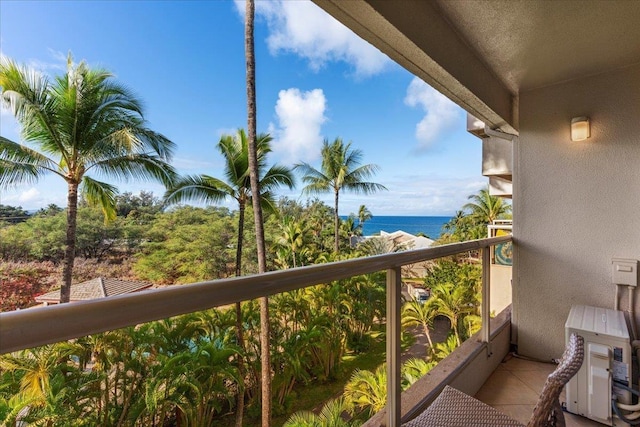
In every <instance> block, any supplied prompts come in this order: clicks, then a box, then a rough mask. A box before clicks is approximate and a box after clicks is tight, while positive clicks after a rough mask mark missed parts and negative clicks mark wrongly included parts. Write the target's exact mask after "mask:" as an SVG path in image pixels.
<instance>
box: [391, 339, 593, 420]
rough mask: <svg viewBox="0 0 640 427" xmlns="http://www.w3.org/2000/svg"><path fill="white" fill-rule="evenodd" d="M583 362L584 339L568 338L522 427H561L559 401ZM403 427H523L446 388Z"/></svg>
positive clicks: (469, 397)
mask: <svg viewBox="0 0 640 427" xmlns="http://www.w3.org/2000/svg"><path fill="white" fill-rule="evenodd" d="M583 360H584V339H583V338H582V337H581V336H578V335H576V334H572V335H571V337H569V343H568V344H567V348H566V349H565V352H564V354H563V355H562V359H561V360H560V363H559V365H558V367H557V368H556V369H555V370H554V371H553V372H552V373H551V374H550V375H549V376H548V377H547V380H546V381H545V383H544V387H543V388H542V392H541V393H540V398H539V399H538V403H537V404H536V406H535V408H534V409H533V415H532V416H531V419H530V420H529V422H528V423H527V425H526V427H557V426H559V425H564V415H563V413H562V408H560V404H559V398H560V393H561V392H562V388H563V387H564V385H565V384H566V383H567V382H569V380H570V379H571V377H573V376H574V375H575V374H576V373H577V372H578V370H579V369H580V366H582V361H583ZM403 425H404V426H405V427H481V426H486V427H490V426H493V427H499V426H502V427H524V425H523V424H521V423H519V422H518V421H515V420H513V419H511V418H509V417H508V416H506V415H505V414H503V413H502V412H500V411H498V410H497V409H494V408H492V407H491V406H489V405H485V404H484V403H482V402H480V401H479V400H477V399H475V398H473V397H471V396H469V395H467V394H465V393H463V392H461V391H459V390H456V389H455V388H453V387H449V386H446V387H445V388H444V390H443V391H442V393H440V396H438V398H437V399H436V400H434V401H433V403H432V404H431V405H430V406H429V407H428V408H427V409H426V410H425V411H424V412H422V413H421V414H420V415H418V416H417V417H416V418H415V419H413V420H411V421H409V422H408V423H405V424H403Z"/></svg>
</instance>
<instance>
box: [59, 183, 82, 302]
mask: <svg viewBox="0 0 640 427" xmlns="http://www.w3.org/2000/svg"><path fill="white" fill-rule="evenodd" d="M77 218H78V184H77V183H75V182H69V183H68V194H67V238H66V241H65V243H66V246H65V249H64V266H63V269H62V287H61V288H60V303H65V302H69V300H70V299H71V279H72V274H73V261H74V258H75V254H76V223H77Z"/></svg>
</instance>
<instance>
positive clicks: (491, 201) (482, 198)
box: [463, 187, 511, 225]
mask: <svg viewBox="0 0 640 427" xmlns="http://www.w3.org/2000/svg"><path fill="white" fill-rule="evenodd" d="M468 199H469V200H473V201H472V202H469V203H467V204H466V205H464V206H463V209H469V210H470V211H471V216H472V217H474V219H475V220H476V221H477V222H480V223H481V224H483V225H487V224H491V223H493V221H495V220H496V219H499V218H502V217H503V216H504V215H506V214H508V213H510V212H511V205H509V204H507V203H505V202H504V200H503V199H502V198H500V197H497V196H492V195H491V194H489V187H485V188H483V189H482V190H480V191H478V194H472V195H471V196H469V197H468Z"/></svg>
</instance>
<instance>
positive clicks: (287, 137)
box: [269, 88, 327, 164]
mask: <svg viewBox="0 0 640 427" xmlns="http://www.w3.org/2000/svg"><path fill="white" fill-rule="evenodd" d="M326 105H327V101H326V99H325V96H324V92H323V91H322V89H314V90H311V91H308V92H301V91H300V89H297V88H291V89H287V90H281V91H280V93H279V94H278V102H277V103H276V116H277V119H278V125H274V124H273V123H271V124H270V125H269V133H270V134H271V136H273V137H274V141H273V143H272V147H273V152H274V155H275V156H277V157H278V158H280V159H281V160H282V161H283V162H284V163H287V164H291V163H297V162H300V161H303V162H310V161H312V160H315V159H317V158H318V157H319V156H320V147H321V146H322V135H321V134H320V127H321V126H322V124H323V123H324V122H325V121H326V117H325V111H326Z"/></svg>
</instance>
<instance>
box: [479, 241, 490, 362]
mask: <svg viewBox="0 0 640 427" xmlns="http://www.w3.org/2000/svg"><path fill="white" fill-rule="evenodd" d="M490 288H491V246H487V247H484V248H483V249H482V307H481V310H482V333H481V335H482V342H484V343H486V345H487V357H490V356H491V354H492V351H491V325H490V324H489V322H490V319H491V304H490V302H491V299H490V298H491V292H490Z"/></svg>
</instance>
